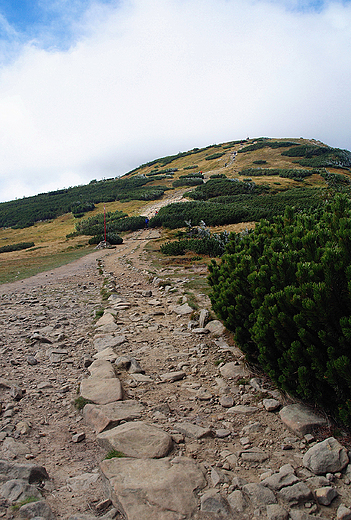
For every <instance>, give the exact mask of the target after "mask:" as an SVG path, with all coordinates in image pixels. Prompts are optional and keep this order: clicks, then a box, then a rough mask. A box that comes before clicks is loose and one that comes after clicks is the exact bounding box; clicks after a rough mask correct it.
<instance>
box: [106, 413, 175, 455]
mask: <svg viewBox="0 0 351 520" xmlns="http://www.w3.org/2000/svg"><path fill="white" fill-rule="evenodd" d="M97 441H98V443H99V444H100V446H102V447H103V448H105V449H107V450H117V451H119V452H121V453H123V454H124V455H125V456H126V457H136V458H143V459H159V458H161V457H165V456H166V455H167V454H168V453H169V452H170V450H171V449H172V446H173V442H172V437H171V436H170V435H168V433H166V432H164V431H163V430H161V429H160V428H156V427H155V426H150V425H149V424H146V423H144V422H142V421H134V422H129V423H124V424H121V425H119V426H116V427H115V428H112V429H111V430H107V431H105V432H102V433H99V435H98V436H97Z"/></svg>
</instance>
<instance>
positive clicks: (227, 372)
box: [219, 361, 250, 380]
mask: <svg viewBox="0 0 351 520" xmlns="http://www.w3.org/2000/svg"><path fill="white" fill-rule="evenodd" d="M219 370H220V373H221V375H222V377H224V378H225V379H235V380H236V379H241V378H248V377H249V376H250V372H249V371H248V370H247V368H246V367H245V366H244V365H243V364H236V363H234V362H233V361H230V362H229V363H226V364H225V365H223V366H222V367H221V368H220V369H219Z"/></svg>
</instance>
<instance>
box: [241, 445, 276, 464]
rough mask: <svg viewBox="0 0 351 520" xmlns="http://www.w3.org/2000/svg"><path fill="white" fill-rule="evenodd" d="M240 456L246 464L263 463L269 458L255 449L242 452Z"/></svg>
mask: <svg viewBox="0 0 351 520" xmlns="http://www.w3.org/2000/svg"><path fill="white" fill-rule="evenodd" d="M240 456H241V458H242V460H245V461H246V462H264V461H265V460H267V459H268V458H269V455H268V453H265V452H264V451H263V450H261V448H256V447H253V448H249V449H247V450H244V451H242V452H241V455H240Z"/></svg>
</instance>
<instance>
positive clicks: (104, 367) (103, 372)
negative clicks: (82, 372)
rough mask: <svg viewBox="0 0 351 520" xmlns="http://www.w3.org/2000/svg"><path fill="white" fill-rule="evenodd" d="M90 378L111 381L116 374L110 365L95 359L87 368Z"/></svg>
mask: <svg viewBox="0 0 351 520" xmlns="http://www.w3.org/2000/svg"><path fill="white" fill-rule="evenodd" d="M88 371H89V373H90V375H91V377H97V378H99V379H113V378H115V377H116V372H115V370H114V368H113V365H112V363H110V362H109V361H106V360H105V359H97V360H96V361H93V363H92V364H91V365H90V366H89V367H88Z"/></svg>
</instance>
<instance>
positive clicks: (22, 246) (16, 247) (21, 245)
mask: <svg viewBox="0 0 351 520" xmlns="http://www.w3.org/2000/svg"><path fill="white" fill-rule="evenodd" d="M34 245H35V244H34V242H19V243H18V244H11V245H8V246H2V247H0V253H11V252H12V251H22V250H23V249H29V248H30V247H34Z"/></svg>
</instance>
